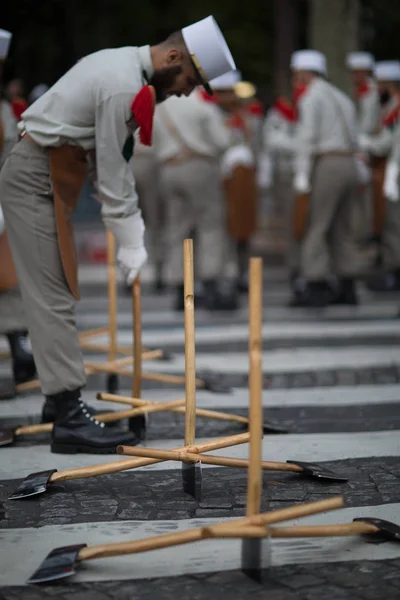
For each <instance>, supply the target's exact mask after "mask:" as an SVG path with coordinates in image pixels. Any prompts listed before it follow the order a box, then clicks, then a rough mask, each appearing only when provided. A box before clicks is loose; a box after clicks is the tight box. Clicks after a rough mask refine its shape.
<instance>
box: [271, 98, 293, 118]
mask: <svg viewBox="0 0 400 600" xmlns="http://www.w3.org/2000/svg"><path fill="white" fill-rule="evenodd" d="M272 108H273V109H274V110H276V112H278V113H279V114H280V115H281V116H282V117H283V118H284V119H286V120H287V121H290V122H291V123H294V122H295V121H296V120H297V114H296V110H295V107H294V106H293V104H292V103H291V102H289V100H287V99H286V98H283V97H280V98H277V99H276V101H275V102H274V104H273V105H272Z"/></svg>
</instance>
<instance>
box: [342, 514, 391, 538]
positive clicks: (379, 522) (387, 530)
mask: <svg viewBox="0 0 400 600" xmlns="http://www.w3.org/2000/svg"><path fill="white" fill-rule="evenodd" d="M353 521H358V522H361V523H369V524H370V525H374V526H375V527H376V528H377V529H379V532H377V533H367V534H366V536H367V537H368V538H371V541H372V540H373V539H374V538H375V536H378V537H380V538H381V540H384V541H391V542H400V526H399V525H397V524H396V523H391V522H390V521H385V520H384V519H376V518H374V517H357V518H356V519H353Z"/></svg>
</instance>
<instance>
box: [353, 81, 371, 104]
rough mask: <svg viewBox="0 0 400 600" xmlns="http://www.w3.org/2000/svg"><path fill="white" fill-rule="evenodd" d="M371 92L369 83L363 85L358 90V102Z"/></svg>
mask: <svg viewBox="0 0 400 600" xmlns="http://www.w3.org/2000/svg"><path fill="white" fill-rule="evenodd" d="M369 91H370V88H369V85H368V83H361V84H360V85H359V86H358V87H357V89H356V100H360V99H361V98H363V97H364V96H366V95H367V94H368V92H369Z"/></svg>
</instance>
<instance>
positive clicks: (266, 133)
mask: <svg viewBox="0 0 400 600" xmlns="http://www.w3.org/2000/svg"><path fill="white" fill-rule="evenodd" d="M296 121H297V111H296V106H295V101H294V100H293V102H292V101H291V100H290V99H288V98H285V97H283V96H280V97H278V98H277V99H276V100H275V102H274V104H273V105H272V107H271V108H270V109H269V111H268V112H267V115H266V118H265V121H264V125H263V151H262V154H261V157H260V161H259V169H258V182H259V185H260V187H261V188H263V189H265V190H269V191H270V193H271V194H272V197H273V199H274V202H275V204H276V205H277V208H278V211H279V213H280V214H281V215H283V219H284V223H285V230H286V238H287V239H286V264H287V267H288V269H289V278H290V283H291V286H292V290H293V294H294V296H297V295H298V294H301V290H302V286H301V282H299V265H300V253H299V252H300V251H299V247H298V243H297V241H296V240H295V238H294V237H293V231H292V229H293V228H292V211H293V199H294V194H293V156H294V144H295V131H296ZM298 289H299V291H298Z"/></svg>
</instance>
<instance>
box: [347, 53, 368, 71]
mask: <svg viewBox="0 0 400 600" xmlns="http://www.w3.org/2000/svg"><path fill="white" fill-rule="evenodd" d="M374 66H375V59H374V57H373V56H372V54H371V53H370V52H349V53H348V55H347V57H346V67H347V68H348V69H350V70H351V71H372V69H373V68H374Z"/></svg>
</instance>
